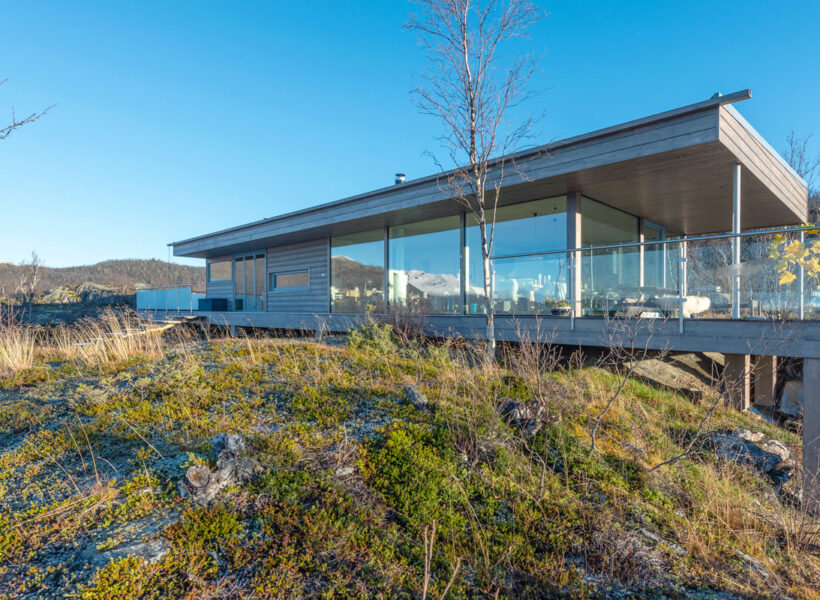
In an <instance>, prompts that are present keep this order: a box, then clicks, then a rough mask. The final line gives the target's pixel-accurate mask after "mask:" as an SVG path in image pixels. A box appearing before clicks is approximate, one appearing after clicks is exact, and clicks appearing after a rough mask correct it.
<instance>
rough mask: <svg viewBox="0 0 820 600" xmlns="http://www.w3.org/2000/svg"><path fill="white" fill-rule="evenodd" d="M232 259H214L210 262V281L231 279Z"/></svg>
mask: <svg viewBox="0 0 820 600" xmlns="http://www.w3.org/2000/svg"><path fill="white" fill-rule="evenodd" d="M231 262H232V261H231V260H214V261H211V262H209V263H208V281H230V279H231Z"/></svg>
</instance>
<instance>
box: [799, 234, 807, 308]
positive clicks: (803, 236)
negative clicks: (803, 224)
mask: <svg viewBox="0 0 820 600" xmlns="http://www.w3.org/2000/svg"><path fill="white" fill-rule="evenodd" d="M805 244H806V232H805V231H801V232H800V245H801V246H802V247H805ZM799 269H800V320H801V321H802V320H803V319H805V318H806V269H805V268H804V267H803V263H802V262H801V263H800V267H799Z"/></svg>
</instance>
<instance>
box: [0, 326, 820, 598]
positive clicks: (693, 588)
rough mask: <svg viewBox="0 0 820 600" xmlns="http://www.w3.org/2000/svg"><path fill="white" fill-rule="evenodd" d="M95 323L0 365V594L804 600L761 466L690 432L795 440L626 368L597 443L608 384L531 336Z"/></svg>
mask: <svg viewBox="0 0 820 600" xmlns="http://www.w3.org/2000/svg"><path fill="white" fill-rule="evenodd" d="M92 335H95V336H99V331H94V332H92ZM128 339H131V340H133V341H132V342H130V343H131V344H132V345H131V346H128V347H126V346H125V344H126V342H127V340H128ZM110 340H111V342H110V346H107V347H98V349H99V352H96V351H95V350H94V349H95V348H97V346H95V345H94V344H91V345H88V344H86V345H83V346H79V347H78V346H76V345H73V346H57V347H54V348H48V347H45V346H44V347H40V348H39V349H38V350H37V352H36V357H35V359H34V360H33V363H32V364H31V366H29V367H27V368H23V369H22V370H19V369H18V370H16V372H15V371H14V370H12V372H9V370H8V368H7V372H6V379H0V532H1V533H0V596H2V597H6V598H63V597H73V598H81V599H85V600H94V599H106V600H112V599H126V598H128V599H131V598H179V599H187V598H223V599H237V600H238V599H240V598H288V599H291V598H292V599H297V598H339V599H341V598H374V599H375V598H406V599H418V598H425V597H426V598H429V599H436V600H439V599H441V600H443V599H445V598H450V599H451V600H454V599H456V598H458V599H466V598H474V599H485V598H486V599H491V598H496V599H507V600H512V599H532V600H536V599H542V598H550V597H566V598H697V599H701V600H706V599H720V600H735V599H737V598H761V599H762V598H817V597H818V588H817V584H818V568H820V558H819V557H818V552H819V551H820V546H818V533H817V526H816V523H814V522H812V520H811V518H810V517H808V516H807V515H806V514H805V513H803V512H801V511H800V510H799V509H797V508H795V507H794V505H793V504H790V502H789V501H788V496H787V495H785V494H783V492H782V490H781V491H778V490H780V489H781V486H783V488H785V487H786V484H783V482H782V479H781V480H780V481H779V482H774V481H773V480H772V478H771V477H767V476H765V475H763V474H762V473H761V472H759V471H758V470H757V469H755V468H754V467H753V466H750V465H742V464H737V463H735V462H733V461H732V460H727V459H726V458H725V457H721V456H720V454H719V452H717V451H716V450H715V448H714V447H712V446H710V445H708V444H706V443H702V442H699V443H698V444H696V445H694V446H693V445H692V443H691V441H692V440H695V441H697V440H701V439H704V440H705V439H714V440H717V439H720V436H724V437H725V436H726V435H729V434H727V433H725V432H731V431H735V430H738V429H743V430H750V431H752V432H754V434H750V435H754V436H757V437H755V439H757V438H758V437H759V436H760V435H764V437H768V436H771V438H775V439H777V440H780V441H781V442H782V444H785V446H783V447H795V445H796V444H797V445H799V438H798V437H797V436H795V435H794V434H793V433H789V432H787V431H784V430H782V429H779V428H777V427H776V426H774V425H771V424H769V423H767V422H765V421H763V420H761V419H759V418H757V417H756V416H754V415H752V414H748V413H739V412H736V411H734V410H732V409H729V408H725V407H724V406H723V405H722V404H715V405H714V408H710V407H712V404H713V403H712V401H711V399H710V398H703V399H701V400H697V401H693V400H690V399H688V398H686V397H684V396H681V395H678V394H675V393H672V392H670V391H666V390H662V389H658V388H655V387H652V386H650V385H647V384H645V383H642V382H639V381H628V382H627V384H626V385H625V386H624V387H623V393H622V394H621V395H620V397H619V398H618V400H617V402H615V403H614V404H612V406H611V410H610V411H609V413H608V414H607V416H606V418H605V419H603V421H602V422H601V428H600V431H599V434H598V444H597V448H596V449H594V450H593V449H591V448H590V429H591V427H592V423H593V422H594V420H595V417H596V415H599V414H600V412H601V410H602V407H603V406H604V405H605V404H606V403H607V399H608V398H611V397H612V394H613V393H614V391H615V390H617V389H618V387H619V382H618V380H617V378H616V377H615V376H614V375H613V374H612V372H610V371H607V370H605V369H602V368H600V367H596V366H592V365H588V366H584V365H583V364H582V363H580V362H579V361H577V360H572V361H569V362H564V361H561V360H556V361H553V360H552V359H551V358H549V357H547V358H546V360H545V357H544V355H536V354H533V353H532V352H531V351H529V350H527V349H526V347H524V349H523V350H520V351H515V350H511V349H510V350H508V351H507V353H506V354H505V356H504V360H503V362H502V363H501V364H500V365H497V366H495V365H494V366H476V364H478V363H477V362H476V360H475V357H474V356H473V355H472V354H471V353H470V350H469V348H459V347H458V346H452V345H448V346H439V345H425V344H418V343H415V342H414V343H410V344H407V345H403V344H400V343H398V342H396V341H395V339H394V338H392V336H391V334H390V333H389V331H387V330H385V329H380V328H375V327H370V328H368V329H366V330H365V331H364V333H363V334H361V333H358V332H354V333H353V334H351V335H350V336H348V337H347V338H346V339H345V338H331V339H330V340H327V341H326V342H324V343H317V342H311V341H300V340H296V339H274V338H266V339H244V340H230V339H217V338H213V339H210V340H207V341H206V340H198V339H188V340H187V341H185V343H179V342H178V341H176V338H167V339H165V341H164V342H162V341H161V340H160V339H159V338H152V337H144V336H143V338H123V337H121V336H115V337H113V338H110ZM140 340H142V341H140ZM0 367H2V364H0ZM1 375H2V373H0V376H1ZM408 386H409V387H408ZM511 406H512V407H513V408H512V409H510V407H511ZM712 410H713V411H714V412H712ZM707 415H708V416H709V419H708V423H706V428H705V430H704V431H703V432H702V431H701V426H702V425H703V423H704V418H705V417H707ZM710 436H711V437H710ZM777 443H780V442H777ZM770 444H772V446H771V447H773V448H774V447H775V445H776V444H775V442H774V441H771V442H770ZM687 449H689V450H694V451H689V452H687V454H686V456H683V457H681V459H680V460H678V461H676V462H673V463H672V464H669V465H667V466H664V467H662V468H659V469H654V470H653V469H652V467H653V466H654V465H657V464H658V463H660V462H661V461H664V460H669V459H670V458H674V457H680V456H681V454H682V453H683V452H685V451H687ZM798 453H799V450H798ZM794 479H795V480H799V475H797V474H796V475H795V477H794ZM425 589H427V592H425V591H424V590H425Z"/></svg>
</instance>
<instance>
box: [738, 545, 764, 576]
mask: <svg viewBox="0 0 820 600" xmlns="http://www.w3.org/2000/svg"><path fill="white" fill-rule="evenodd" d="M739 554H740V559H741V560H742V561H743V566H744V568H746V569H749V570H750V571H754V572H755V573H757V574H758V575H760V576H761V577H763V578H764V579H768V578H769V577H770V573H769V572H768V571H767V570H766V567H764V566H763V563H762V562H760V561H759V560H757V559H756V558H754V557H753V556H749V555H748V554H746V553H745V552H740V553H739Z"/></svg>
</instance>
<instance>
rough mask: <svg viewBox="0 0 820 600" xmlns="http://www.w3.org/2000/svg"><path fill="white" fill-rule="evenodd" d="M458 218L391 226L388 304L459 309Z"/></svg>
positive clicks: (401, 308) (413, 308) (434, 309)
mask: <svg viewBox="0 0 820 600" xmlns="http://www.w3.org/2000/svg"><path fill="white" fill-rule="evenodd" d="M460 245H461V218H460V217H458V216H453V217H444V218H441V219H430V220H428V221H420V222H418V223H411V224H409V225H399V226H396V227H391V228H390V249H389V250H390V251H389V256H390V269H389V272H388V273H389V282H390V294H389V296H390V308H391V310H394V311H409V312H414V313H422V314H455V313H458V312H461V280H460V271H461V269H460V266H459V265H460V262H461V249H460Z"/></svg>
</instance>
